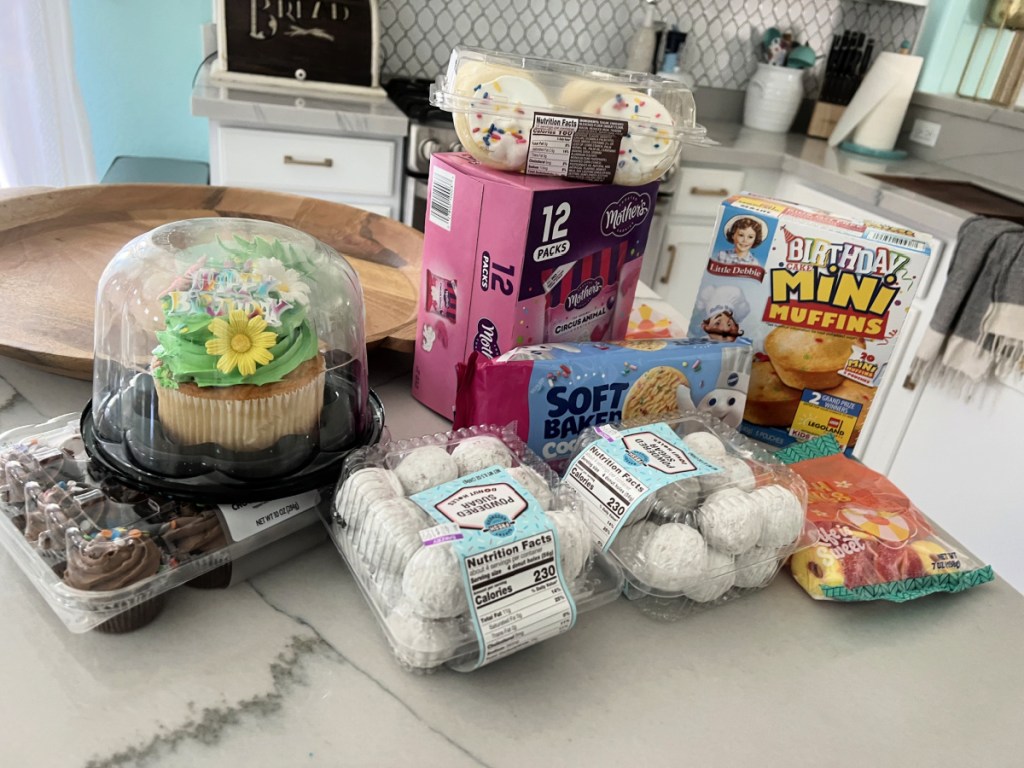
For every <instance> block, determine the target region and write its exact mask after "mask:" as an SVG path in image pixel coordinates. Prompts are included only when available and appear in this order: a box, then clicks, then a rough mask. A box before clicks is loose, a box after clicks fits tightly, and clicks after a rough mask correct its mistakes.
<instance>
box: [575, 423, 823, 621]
mask: <svg viewBox="0 0 1024 768" xmlns="http://www.w3.org/2000/svg"><path fill="white" fill-rule="evenodd" d="M563 484H564V485H566V486H568V487H570V488H573V489H575V490H576V491H577V492H578V493H579V494H580V496H581V498H583V499H584V510H585V519H586V521H587V525H588V528H589V529H590V532H591V536H592V538H593V539H594V542H595V544H596V546H597V547H598V548H599V549H600V550H601V551H604V552H606V553H608V554H610V555H611V556H612V557H613V558H614V559H615V561H616V562H617V563H618V564H619V565H620V566H621V567H622V569H623V572H624V574H625V577H626V588H625V594H626V596H627V597H628V598H630V599H632V600H637V601H638V602H639V605H640V607H641V608H642V609H643V610H644V611H645V612H647V613H650V614H652V615H656V616H659V617H661V618H678V617H681V616H684V615H686V614H688V613H692V612H694V611H696V610H698V609H700V608H704V607H707V606H711V605H718V604H721V603H724V602H727V601H730V600H733V599H735V598H737V597H740V596H742V595H744V594H747V593H749V592H753V591H756V590H759V589H763V588H764V587H766V586H767V585H768V584H769V583H771V581H772V579H774V578H775V575H776V574H777V573H778V571H779V569H780V567H781V566H782V564H783V562H784V561H785V560H786V558H788V557H789V555H790V554H792V552H793V551H794V549H795V547H796V543H797V540H798V539H799V538H800V534H801V532H802V531H803V530H804V527H805V524H806V523H805V520H806V509H807V488H806V485H805V484H804V482H803V481H802V480H801V479H800V478H799V477H798V476H797V475H796V474H795V473H794V472H793V471H792V470H790V469H789V468H788V467H785V466H784V465H782V464H781V463H780V462H778V461H777V460H775V459H774V458H772V457H771V455H770V454H768V453H767V452H766V451H765V450H763V449H762V448H760V447H758V446H757V445H756V444H755V443H753V442H752V441H750V440H748V439H747V438H745V437H743V436H741V435H740V434H739V433H738V432H736V431H735V430H733V429H732V428H731V427H729V426H728V425H726V424H725V423H724V422H722V421H720V420H719V419H716V418H715V417H713V416H711V415H709V414H706V413H688V414H684V415H682V416H678V417H672V418H669V419H667V420H665V421H652V420H651V419H650V417H647V418H646V419H644V420H633V421H627V422H619V423H617V424H611V425H604V426H600V427H594V428H591V429H588V430H586V431H585V432H583V433H582V434H581V435H580V438H579V440H578V442H577V446H576V451H575V453H574V455H573V458H572V460H571V461H570V463H569V465H568V467H567V469H566V470H565V474H564V476H563Z"/></svg>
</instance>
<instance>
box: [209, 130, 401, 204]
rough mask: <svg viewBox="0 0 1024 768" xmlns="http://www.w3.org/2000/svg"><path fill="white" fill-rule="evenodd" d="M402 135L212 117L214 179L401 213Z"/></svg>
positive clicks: (211, 147) (211, 164) (234, 185)
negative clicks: (253, 124)
mask: <svg viewBox="0 0 1024 768" xmlns="http://www.w3.org/2000/svg"><path fill="white" fill-rule="evenodd" d="M401 159H402V139H400V138H394V139H388V138H367V137H360V136H349V135H330V134H319V133H301V132H294V131H278V130H267V129H262V128H250V127H243V126H235V125H222V124H221V123H219V122H218V121H215V120H211V121H210V183H211V184H215V185H223V186H233V187H252V188H258V189H267V190H272V191H275V192H288V193H292V194H297V195H306V196H309V197H318V198H322V199H324V200H331V201H333V202H338V203H346V204H348V205H352V206H355V207H357V208H363V209H364V210H368V211H371V212H373V213H377V214H379V215H381V216H387V217H389V218H396V219H397V218H399V217H400V216H401V178H402V168H401Z"/></svg>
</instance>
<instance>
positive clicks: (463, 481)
mask: <svg viewBox="0 0 1024 768" xmlns="http://www.w3.org/2000/svg"><path fill="white" fill-rule="evenodd" d="M325 523H326V525H327V528H328V531H329V535H330V537H331V538H332V540H333V541H334V543H335V545H336V546H337V548H338V551H339V552H340V553H341V556H342V558H343V559H344V560H345V562H346V563H347V564H348V566H349V569H350V570H351V571H352V573H353V575H354V576H355V578H356V582H357V583H358V584H359V587H360V589H361V590H362V592H363V595H364V597H365V598H366V600H367V602H368V603H369V605H370V607H371V609H372V610H373V613H374V615H375V617H376V619H377V621H378V623H379V624H380V626H381V628H382V630H383V632H384V635H385V637H386V638H387V641H388V644H389V645H390V647H391V650H392V652H393V654H394V656H395V657H396V659H397V660H398V661H399V663H400V664H401V665H402V666H403V667H405V668H406V669H409V670H410V671H416V672H425V671H429V670H433V669H435V668H437V667H440V666H443V665H447V666H449V667H451V668H453V669H456V670H459V671H469V670H472V669H476V668H478V667H480V666H483V665H485V664H490V663H492V662H494V661H497V660H498V659H501V658H503V657H505V656H508V655H510V654H512V653H515V652H517V651H519V650H521V649H523V648H526V647H528V646H530V645H533V644H535V643H538V642H541V641H543V640H545V639H547V638H550V637H554V636H556V635H559V634H561V633H563V632H567V631H569V630H570V629H571V628H572V627H573V625H574V624H575V621H576V616H577V614H578V613H579V612H580V611H585V610H589V609H591V608H595V607H597V606H600V605H603V604H605V603H607V602H610V601H612V600H614V599H615V598H616V596H617V595H618V594H619V592H620V591H621V589H622V573H621V571H620V569H619V568H618V566H617V565H616V564H615V563H614V561H613V560H612V559H611V558H610V557H608V556H607V555H605V554H604V553H601V552H597V551H596V550H595V549H594V547H593V543H592V541H591V539H590V535H589V532H588V530H587V527H586V524H585V523H584V521H583V511H582V501H581V500H580V498H579V497H578V495H577V494H576V493H575V492H574V491H573V490H571V489H569V488H565V487H562V486H560V485H559V484H558V478H557V476H556V475H555V474H554V473H553V472H551V470H550V469H548V467H547V466H546V465H545V464H544V463H543V462H542V461H540V459H538V458H537V457H536V456H535V455H533V454H532V453H531V452H530V450H529V449H528V448H527V447H526V445H525V444H524V443H523V442H522V441H521V440H519V439H518V438H517V437H516V436H515V434H514V433H512V432H511V431H510V430H508V429H502V428H499V427H473V428H470V429H460V430H455V431H453V432H447V433H443V434H437V435H430V436H425V437H420V438H415V439H409V440H399V441H394V442H390V443H385V444H381V445H379V446H376V447H374V448H368V449H363V450H360V451H357V452H356V453H354V454H352V455H351V456H350V457H348V458H347V459H346V462H345V467H344V471H343V474H342V479H341V482H340V483H339V485H338V489H337V493H336V495H335V499H334V507H333V512H332V513H331V514H330V515H329V516H328V517H327V519H326V520H325Z"/></svg>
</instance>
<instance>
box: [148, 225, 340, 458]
mask: <svg viewBox="0 0 1024 768" xmlns="http://www.w3.org/2000/svg"><path fill="white" fill-rule="evenodd" d="M304 265H305V262H304V259H303V257H302V255H301V254H300V253H298V252H297V251H296V249H294V248H293V247H291V246H285V245H283V244H282V243H281V242H279V241H272V242H271V241H267V240H264V239H262V238H260V237H255V238H254V239H253V240H251V241H249V240H245V239H243V238H240V237H236V238H235V241H234V242H233V243H231V244H227V243H224V242H222V241H220V240H218V241H217V244H216V246H211V247H207V246H204V252H203V254H202V255H201V256H199V257H198V258H197V259H196V260H195V261H194V262H193V263H192V265H191V266H190V267H189V268H188V269H187V270H185V271H184V272H183V273H181V274H180V275H179V276H178V277H177V278H176V279H175V280H174V281H173V283H172V284H171V285H170V286H168V287H167V289H166V290H165V291H164V293H163V294H162V295H161V297H160V302H161V308H162V310H163V314H164V319H165V328H164V329H163V330H162V331H157V333H156V336H157V340H158V341H159V346H157V347H156V349H154V350H153V363H152V367H151V370H152V375H153V378H154V380H155V382H156V384H157V387H156V391H157V397H158V402H159V414H160V421H161V423H162V425H163V429H164V432H165V434H166V435H167V436H168V437H169V438H170V439H171V440H173V441H175V442H176V443H178V444H179V445H183V446H191V445H200V444H205V443H214V444H217V445H219V446H221V447H223V448H227V449H229V450H233V451H242V452H249V451H258V450H263V449H266V448H269V447H270V446H273V445H274V444H275V443H276V442H277V441H278V440H279V439H281V438H282V437H284V436H286V435H309V434H312V433H315V432H316V430H317V427H318V424H319V417H320V411H321V408H322V406H323V392H324V375H325V363H324V356H323V354H322V352H321V351H320V349H319V343H318V340H317V336H316V333H315V331H314V329H313V326H312V324H311V322H310V319H309V317H308V312H307V311H308V304H309V293H310V286H309V284H308V282H307V279H306V276H305V273H306V270H305V269H304Z"/></svg>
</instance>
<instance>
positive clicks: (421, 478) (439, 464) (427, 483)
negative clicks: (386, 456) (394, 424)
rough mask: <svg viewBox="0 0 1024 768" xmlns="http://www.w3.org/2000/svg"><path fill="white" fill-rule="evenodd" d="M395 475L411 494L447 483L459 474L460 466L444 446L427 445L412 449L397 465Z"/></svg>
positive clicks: (404, 488) (408, 493) (407, 492)
mask: <svg viewBox="0 0 1024 768" xmlns="http://www.w3.org/2000/svg"><path fill="white" fill-rule="evenodd" d="M395 475H396V476H397V477H398V480H399V482H401V484H402V489H403V490H404V491H405V493H406V494H407V495H409V496H412V495H413V494H414V493H419V492H420V491H425V490H427V489H428V488H433V487H434V486H437V485H441V484H442V483H447V482H449V481H450V480H454V479H455V478H457V477H458V476H459V467H458V465H457V464H456V463H455V459H453V458H452V457H451V456H450V455H449V454H448V451H446V450H445V449H444V448H441V447H440V446H437V445H425V446H423V447H422V448H417V449H415V450H413V451H410V452H409V453H408V454H407V455H406V457H405V458H404V459H402V461H401V462H400V463H399V465H398V466H397V467H395Z"/></svg>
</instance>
